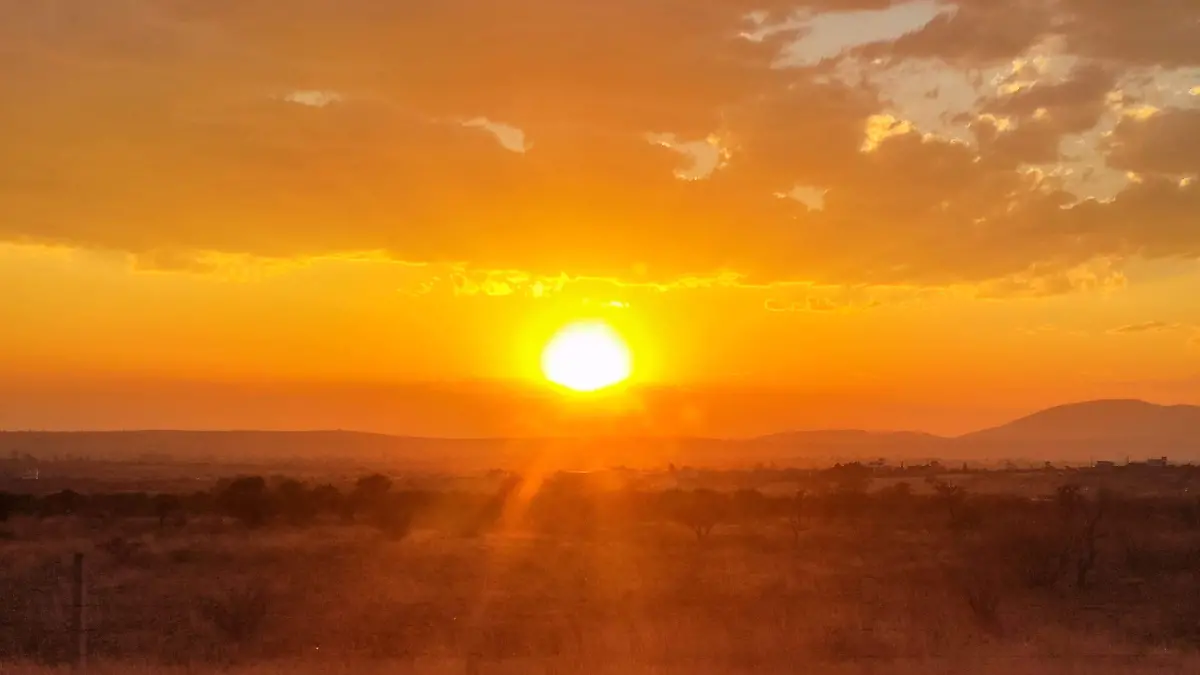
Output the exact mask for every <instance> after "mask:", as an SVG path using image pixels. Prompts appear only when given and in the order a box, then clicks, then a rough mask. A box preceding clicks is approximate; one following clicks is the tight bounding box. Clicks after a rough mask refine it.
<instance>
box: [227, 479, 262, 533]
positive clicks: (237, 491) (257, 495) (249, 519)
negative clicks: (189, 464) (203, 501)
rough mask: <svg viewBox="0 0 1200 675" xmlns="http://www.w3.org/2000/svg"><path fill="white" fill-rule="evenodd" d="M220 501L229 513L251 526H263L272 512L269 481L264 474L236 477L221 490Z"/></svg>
mask: <svg viewBox="0 0 1200 675" xmlns="http://www.w3.org/2000/svg"><path fill="white" fill-rule="evenodd" d="M218 502H219V503H220V505H221V508H222V510H223V511H224V512H225V513H226V514H227V515H229V516H232V517H234V518H236V519H238V520H239V521H241V523H242V524H243V525H245V526H246V527H250V528H258V527H262V526H263V525H264V524H266V522H267V519H268V518H269V517H270V514H271V501H270V495H269V494H268V493H267V481H266V480H264V479H263V477H262V476H243V477H241V478H236V479H234V480H233V481H231V482H230V483H229V485H227V486H225V489H224V490H222V491H221V493H220V495H219V496H218Z"/></svg>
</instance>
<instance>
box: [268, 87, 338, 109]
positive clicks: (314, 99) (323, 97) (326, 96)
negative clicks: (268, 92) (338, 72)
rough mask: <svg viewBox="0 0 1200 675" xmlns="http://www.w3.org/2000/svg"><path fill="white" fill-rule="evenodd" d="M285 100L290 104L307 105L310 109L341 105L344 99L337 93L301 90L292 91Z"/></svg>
mask: <svg viewBox="0 0 1200 675" xmlns="http://www.w3.org/2000/svg"><path fill="white" fill-rule="evenodd" d="M283 100H284V101H287V102H288V103H296V104H298V105H306V106H309V107H310V108H324V107H325V106H327V105H333V104H334V103H341V102H342V100H343V97H342V95H341V94H339V93H337V92H336V91H321V90H318V89H299V90H296V91H290V92H288V93H286V94H284V95H283Z"/></svg>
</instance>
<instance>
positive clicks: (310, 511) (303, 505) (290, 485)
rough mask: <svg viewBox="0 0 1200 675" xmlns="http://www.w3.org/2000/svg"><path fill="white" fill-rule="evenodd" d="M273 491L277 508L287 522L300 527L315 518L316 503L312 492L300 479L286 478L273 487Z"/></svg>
mask: <svg viewBox="0 0 1200 675" xmlns="http://www.w3.org/2000/svg"><path fill="white" fill-rule="evenodd" d="M275 493H276V495H277V499H278V502H279V510H280V512H281V513H282V514H283V517H284V518H285V519H286V520H287V522H288V523H290V524H292V525H296V526H301V527H302V526H305V525H309V524H311V523H312V522H313V520H315V519H316V517H317V505H316V503H314V501H313V499H312V493H311V492H310V491H309V490H308V488H307V487H305V485H304V484H303V483H301V482H300V481H298V480H294V479H290V478H289V479H286V480H284V481H282V482H281V483H279V485H278V486H277V487H276V488H275Z"/></svg>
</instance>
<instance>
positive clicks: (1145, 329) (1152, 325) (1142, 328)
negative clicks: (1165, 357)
mask: <svg viewBox="0 0 1200 675" xmlns="http://www.w3.org/2000/svg"><path fill="white" fill-rule="evenodd" d="M1179 328H1182V326H1181V325H1180V324H1177V323H1166V322H1164V321H1146V322H1144V323H1133V324H1129V325H1125V326H1119V327H1117V328H1114V329H1112V330H1110V331H1109V332H1110V333H1113V334H1114V335H1129V334H1133V333H1159V332H1163V331H1170V330H1178V329H1179Z"/></svg>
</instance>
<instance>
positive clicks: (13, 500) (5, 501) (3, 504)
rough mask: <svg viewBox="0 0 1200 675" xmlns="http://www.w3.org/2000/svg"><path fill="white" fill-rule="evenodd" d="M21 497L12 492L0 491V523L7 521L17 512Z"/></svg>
mask: <svg viewBox="0 0 1200 675" xmlns="http://www.w3.org/2000/svg"><path fill="white" fill-rule="evenodd" d="M19 503H20V501H19V498H18V497H17V496H16V495H14V494H12V493H11V492H0V523H7V522H8V519H9V518H11V517H12V515H13V514H14V513H16V510H17V505H18V504H19Z"/></svg>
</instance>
